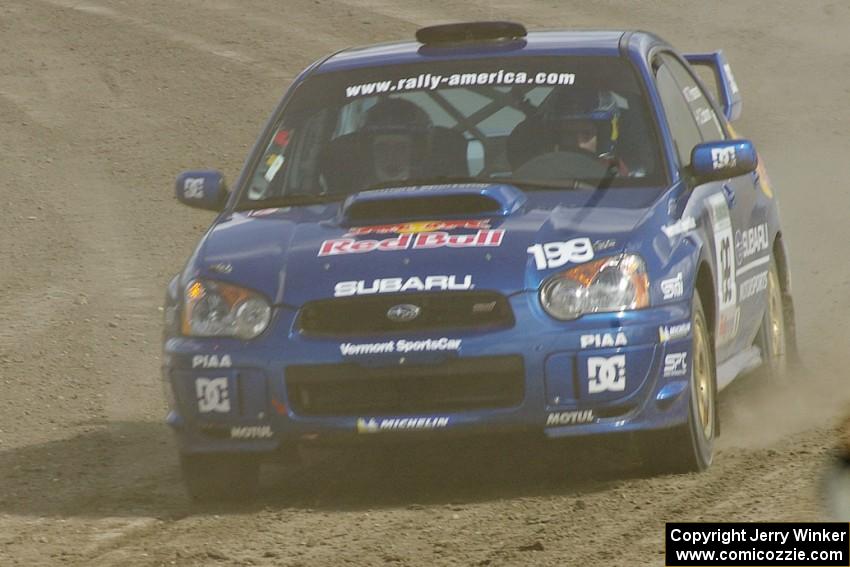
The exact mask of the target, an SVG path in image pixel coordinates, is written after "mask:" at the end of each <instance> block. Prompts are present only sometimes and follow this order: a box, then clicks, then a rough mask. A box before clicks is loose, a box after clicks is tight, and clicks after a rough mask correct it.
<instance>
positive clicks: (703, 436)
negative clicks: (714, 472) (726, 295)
mask: <svg viewBox="0 0 850 567" xmlns="http://www.w3.org/2000/svg"><path fill="white" fill-rule="evenodd" d="M691 332H692V335H693V345H692V349H691V373H690V384H689V387H688V392H689V398H688V419H687V421H686V422H685V423H683V424H682V425H679V426H677V427H674V428H672V429H669V430H664V431H659V432H653V433H651V434H650V435H649V437H648V438H647V439H645V440H644V447H643V449H644V450H643V453H644V466H645V468H646V469H648V470H649V471H650V472H652V473H654V474H665V473H687V472H699V471H703V470H705V469H707V468H708V467H709V466H710V465H711V461H712V458H713V456H714V439H715V437H716V435H717V427H716V426H717V415H716V412H717V404H716V398H717V380H716V371H715V364H714V343H713V341H712V338H711V334H710V333H709V331H708V324H707V323H706V319H705V312H704V311H703V307H702V301H700V298H699V295H698V294H697V293H694V299H693V302H692V307H691Z"/></svg>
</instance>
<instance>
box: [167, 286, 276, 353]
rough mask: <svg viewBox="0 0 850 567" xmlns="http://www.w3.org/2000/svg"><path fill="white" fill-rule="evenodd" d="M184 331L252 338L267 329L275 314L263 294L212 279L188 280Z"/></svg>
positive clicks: (199, 335) (184, 308) (208, 335)
mask: <svg viewBox="0 0 850 567" xmlns="http://www.w3.org/2000/svg"><path fill="white" fill-rule="evenodd" d="M183 305H184V307H183V321H182V326H181V327H182V331H183V334H184V335H188V336H193V337H237V338H240V339H246V340H247V339H253V338H254V337H257V336H258V335H260V333H262V332H263V331H265V330H266V327H268V325H269V321H271V317H272V308H271V306H270V305H269V302H268V301H266V300H265V298H263V297H262V296H261V295H259V294H257V293H255V292H253V291H250V290H247V289H244V288H241V287H238V286H235V285H230V284H225V283H221V282H213V281H209V280H205V281H200V280H195V281H192V282H189V285H188V286H186V290H185V292H184V303H183Z"/></svg>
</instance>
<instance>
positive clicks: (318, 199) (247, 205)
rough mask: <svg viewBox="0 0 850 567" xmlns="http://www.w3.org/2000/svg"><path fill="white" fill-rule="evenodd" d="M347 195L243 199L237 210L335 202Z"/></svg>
mask: <svg viewBox="0 0 850 567" xmlns="http://www.w3.org/2000/svg"><path fill="white" fill-rule="evenodd" d="M347 196H348V195H341V194H338V193H334V194H330V193H328V194H324V195H281V196H280V197H270V198H268V199H260V200H257V201H252V200H247V201H241V202H240V203H238V204H237V205H236V207H235V210H237V211H250V210H252V209H268V208H272V207H298V206H305V205H323V204H325V203H333V202H334V201H342V200H343V199H345V198H346V197H347Z"/></svg>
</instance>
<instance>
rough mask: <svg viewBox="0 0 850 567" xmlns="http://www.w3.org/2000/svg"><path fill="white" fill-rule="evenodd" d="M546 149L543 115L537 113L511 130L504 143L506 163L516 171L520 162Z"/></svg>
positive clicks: (522, 162) (520, 164)
mask: <svg viewBox="0 0 850 567" xmlns="http://www.w3.org/2000/svg"><path fill="white" fill-rule="evenodd" d="M545 149H546V140H545V138H544V136H543V117H542V116H540V115H539V114H535V115H532V116H529V117H528V118H526V119H525V120H523V121H522V122H520V123H519V124H517V125H516V126H514V129H513V130H511V133H510V134H508V140H507V143H506V144H505V152H506V154H507V158H508V163H509V164H510V166H511V169H512V170H514V171H516V170H517V169H519V168H520V167H521V166H522V164H524V163H525V162H527V161H528V160H530V159H531V158H533V157H534V156H537V155H539V154H541V153H542V152H543V151H544V150H545Z"/></svg>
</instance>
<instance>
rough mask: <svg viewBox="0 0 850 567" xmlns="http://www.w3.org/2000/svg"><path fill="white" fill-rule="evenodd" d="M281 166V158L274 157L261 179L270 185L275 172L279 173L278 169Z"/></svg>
mask: <svg viewBox="0 0 850 567" xmlns="http://www.w3.org/2000/svg"><path fill="white" fill-rule="evenodd" d="M282 165H283V156H282V155H280V154H278V155H276V156H275V157H274V159H273V160H272V162H271V164H269V168H268V169H267V170H266V173H265V175H263V177H264V178H265V179H266V181H268V182H269V183H271V181H272V179H274V176H275V175H277V172H278V171H280V167H281V166H282Z"/></svg>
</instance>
